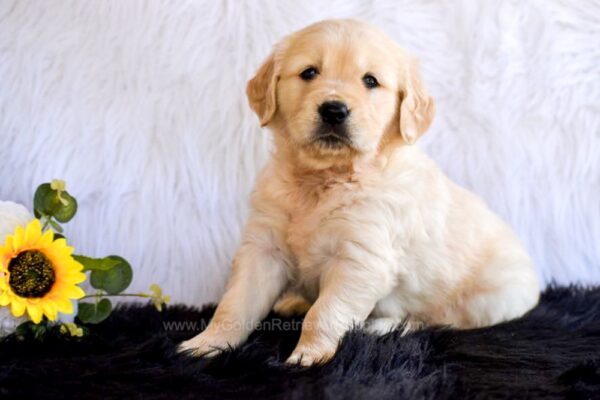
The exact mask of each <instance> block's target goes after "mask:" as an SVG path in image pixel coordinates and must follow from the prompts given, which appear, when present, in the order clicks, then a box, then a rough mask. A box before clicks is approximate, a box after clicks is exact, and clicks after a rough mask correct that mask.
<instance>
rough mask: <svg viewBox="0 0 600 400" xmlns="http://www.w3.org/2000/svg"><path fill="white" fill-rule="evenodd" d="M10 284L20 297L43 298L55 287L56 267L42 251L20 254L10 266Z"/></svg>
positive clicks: (29, 251) (28, 251)
mask: <svg viewBox="0 0 600 400" xmlns="http://www.w3.org/2000/svg"><path fill="white" fill-rule="evenodd" d="M8 272H9V274H10V277H9V279H8V284H9V285H10V288H11V289H12V291H13V292H15V294H17V295H18V296H20V297H30V298H32V297H43V296H44V295H45V294H46V293H48V292H49V291H50V289H52V285H54V281H55V277H54V267H53V266H52V263H51V262H50V260H48V258H47V257H46V256H45V255H44V254H43V253H42V252H40V251H37V250H27V251H24V252H22V253H19V254H18V255H17V256H16V257H15V258H13V259H12V260H10V263H9V264H8Z"/></svg>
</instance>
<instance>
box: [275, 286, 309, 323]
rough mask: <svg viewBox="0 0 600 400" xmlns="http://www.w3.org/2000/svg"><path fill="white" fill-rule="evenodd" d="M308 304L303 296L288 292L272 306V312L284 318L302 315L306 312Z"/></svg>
mask: <svg viewBox="0 0 600 400" xmlns="http://www.w3.org/2000/svg"><path fill="white" fill-rule="evenodd" d="M309 308H310V303H309V302H308V300H306V299H305V298H304V296H302V295H300V294H298V293H295V292H292V291H289V292H286V293H284V294H283V295H282V296H281V297H280V298H279V300H277V302H276V303H275V305H274V306H273V311H275V312H276V313H277V314H280V315H283V316H284V317H291V316H294V315H304V314H306V313H307V312H308V310H309Z"/></svg>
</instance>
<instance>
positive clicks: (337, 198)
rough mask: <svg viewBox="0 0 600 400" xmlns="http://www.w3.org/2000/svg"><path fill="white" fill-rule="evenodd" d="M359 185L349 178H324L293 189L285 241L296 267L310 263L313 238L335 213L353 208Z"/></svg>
mask: <svg viewBox="0 0 600 400" xmlns="http://www.w3.org/2000/svg"><path fill="white" fill-rule="evenodd" d="M359 186H360V184H359V183H358V182H357V181H354V180H352V179H350V178H349V179H347V180H344V181H337V180H336V181H326V182H324V183H323V184H321V185H315V186H309V187H306V188H304V187H301V188H298V189H296V190H295V191H294V192H293V194H292V196H291V198H292V199H293V200H292V201H290V202H289V208H288V215H289V223H288V226H287V231H286V234H287V235H286V242H287V245H288V246H289V248H290V250H291V251H292V253H294V256H295V257H296V259H297V261H298V265H299V267H302V266H303V265H306V264H309V263H310V260H309V258H310V253H311V251H310V250H311V246H313V245H314V244H315V243H314V240H315V237H316V236H317V234H318V233H319V231H321V230H322V229H323V228H324V226H325V225H326V224H327V222H328V220H329V219H330V218H331V217H332V216H333V215H334V214H335V213H340V212H344V211H345V210H348V209H349V208H350V207H352V204H353V203H354V202H355V199H356V197H357V195H358V193H359V189H360V187H359Z"/></svg>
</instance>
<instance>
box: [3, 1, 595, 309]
mask: <svg viewBox="0 0 600 400" xmlns="http://www.w3.org/2000/svg"><path fill="white" fill-rule="evenodd" d="M330 17H354V18H361V19H364V20H367V21H370V22H372V23H374V24H376V25H378V26H380V27H381V28H382V29H384V30H385V31H387V32H388V33H389V34H390V35H391V36H393V37H394V38H395V39H396V40H398V41H399V42H400V43H401V44H403V45H404V46H405V47H406V48H408V49H409V50H410V51H412V53H413V54H415V55H416V56H418V57H419V58H420V59H421V64H422V68H423V74H424V78H425V81H426V84H427V86H428V87H429V89H430V92H431V93H432V94H433V96H434V97H435V99H436V101H437V105H438V115H437V118H436V120H435V122H434V124H433V126H432V128H431V130H430V131H429V132H428V133H427V134H426V135H425V137H424V138H423V140H422V141H421V142H420V146H422V147H423V149H424V150H425V151H426V152H427V153H428V154H430V155H431V157H433V158H434V159H435V160H436V161H437V162H438V163H439V164H440V165H441V167H442V168H443V169H444V170H445V171H446V172H447V173H448V175H449V176H450V177H451V178H453V179H454V180H455V181H457V182H459V183H460V184H461V185H463V186H465V187H467V188H469V189H471V190H473V191H475V192H476V193H478V194H480V195H481V196H482V197H483V198H484V199H485V200H486V201H487V202H488V204H490V206H491V207H492V208H493V209H494V210H495V211H496V212H498V213H499V214H500V215H502V216H503V217H504V218H505V219H507V220H508V221H509V223H510V224H511V225H512V226H513V227H514V229H515V230H516V231H517V233H518V234H519V236H520V237H521V238H522V239H523V241H524V243H525V245H526V246H527V248H528V249H529V250H530V251H531V253H532V255H533V257H534V259H535V261H536V264H537V266H538V271H539V273H540V278H541V279H543V281H544V282H549V281H550V280H555V281H557V282H559V283H565V282H575V281H581V282H587V283H599V282H600V262H599V261H600V151H599V149H600V4H599V2H597V1H583V0H577V1H549V0H539V1H472V0H463V1H443V0H439V1H398V0H389V1H384V0H382V1H348V0H343V1H342V0H338V1H331V0H328V1H316V0H312V1H281V0H274V1H233V0H231V1H217V0H214V1H204V2H201V1H188V2H185V1H176V2H173V1H160V0H151V1H147V0H144V1H134V0H127V1H122V0H109V1H83V0H82V1H75V2H73V1H65V0H56V1H53V0H52V1H51V0H45V1H37V0H32V1H26V0H18V1H10V0H0V139H1V141H0V199H4V200H9V199H10V200H16V201H20V202H23V203H25V204H27V205H28V206H30V205H31V198H32V196H33V191H34V189H35V187H36V186H37V184H39V183H41V182H44V181H49V180H50V179H52V178H55V177H58V178H63V179H65V180H66V181H67V184H68V189H69V190H70V192H71V193H72V194H74V195H75V196H76V197H77V198H78V199H79V203H80V211H79V214H78V215H77V217H76V218H75V219H74V220H73V221H72V222H71V223H69V224H68V225H67V226H66V228H67V235H68V237H69V238H70V240H71V243H72V244H73V245H75V246H76V248H77V251H79V252H83V253H88V254H90V255H97V256H102V255H107V254H111V253H116V254H121V255H123V256H124V257H126V258H128V259H129V260H130V261H131V262H132V264H133V266H134V268H135V279H134V283H133V287H132V289H133V290H143V289H145V288H147V287H148V286H149V284H150V283H152V282H158V283H160V284H161V285H162V286H163V287H164V289H165V291H166V292H167V293H168V294H170V295H172V297H173V299H174V300H175V301H186V302H194V303H202V302H206V301H215V300H217V299H218V297H219V296H220V294H221V293H222V290H223V286H224V284H225V282H226V277H227V274H228V270H229V263H230V260H231V258H232V254H233V252H234V250H235V248H236V246H237V243H238V240H239V236H240V230H241V226H242V224H243V222H244V219H245V216H246V214H247V198H248V194H249V191H250V190H251V187H252V183H253V180H254V177H255V176H256V173H257V171H258V170H259V168H260V166H261V165H262V164H263V163H264V162H265V160H266V158H267V156H268V153H269V148H270V146H271V140H270V133H268V132H266V131H261V130H260V129H259V127H258V121H257V119H256V117H255V116H254V115H253V114H252V113H251V111H250V109H249V107H248V106H247V103H246V99H245V97H244V87H245V83H246V81H247V80H248V79H249V78H250V77H251V76H252V74H253V72H254V71H255V70H256V68H257V67H258V65H259V64H260V62H261V61H262V60H263V59H264V58H265V57H266V56H267V54H268V52H269V50H270V48H271V46H272V45H273V43H275V42H276V41H277V40H278V39H279V38H281V37H282V36H283V35H285V34H287V33H290V32H291V31H293V30H296V29H299V28H301V27H303V26H305V25H307V24H309V23H311V22H314V21H317V20H320V19H324V18H330Z"/></svg>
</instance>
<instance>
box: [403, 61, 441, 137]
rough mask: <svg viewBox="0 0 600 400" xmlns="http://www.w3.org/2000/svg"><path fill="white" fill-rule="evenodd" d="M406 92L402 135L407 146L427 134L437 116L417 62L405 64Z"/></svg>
mask: <svg viewBox="0 0 600 400" xmlns="http://www.w3.org/2000/svg"><path fill="white" fill-rule="evenodd" d="M405 65H406V69H405V70H404V71H403V76H404V78H405V84H404V90H403V91H402V93H401V94H400V96H401V98H400V121H399V122H400V133H401V134H402V139H404V141H405V142H406V143H407V144H413V143H414V142H416V141H417V139H418V138H419V137H420V136H421V135H422V134H423V133H425V131H426V130H427V128H429V125H431V121H433V117H434V115H435V103H434V102H433V99H432V98H431V96H429V94H428V93H427V91H426V90H425V87H424V86H423V82H422V80H421V74H420V73H419V70H418V65H417V62H416V61H414V60H410V61H408V62H406V63H405Z"/></svg>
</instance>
